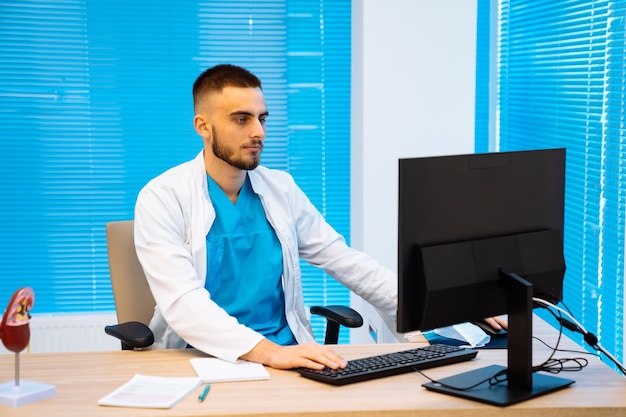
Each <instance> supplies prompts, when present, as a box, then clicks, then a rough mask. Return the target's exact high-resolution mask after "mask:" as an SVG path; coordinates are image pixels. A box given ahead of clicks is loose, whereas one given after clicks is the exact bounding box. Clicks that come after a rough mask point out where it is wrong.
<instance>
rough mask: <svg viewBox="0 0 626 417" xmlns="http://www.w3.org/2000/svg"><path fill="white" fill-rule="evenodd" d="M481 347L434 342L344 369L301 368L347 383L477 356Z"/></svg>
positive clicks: (315, 376) (314, 375)
mask: <svg viewBox="0 0 626 417" xmlns="http://www.w3.org/2000/svg"><path fill="white" fill-rule="evenodd" d="M477 353H478V351H477V350H474V349H467V348H461V347H458V346H449V345H439V344H435V345H430V346H424V347H419V348H415V349H409V350H404V351H400V352H393V353H385V354H381V355H376V356H370V357H367V358H361V359H355V360H351V361H349V362H348V366H346V367H345V368H344V369H329V368H324V369H322V370H313V369H306V368H299V369H297V371H298V372H299V373H300V375H302V376H303V377H306V378H311V379H314V380H316V381H320V382H325V383H327V384H332V385H345V384H350V383H353V382H360V381H367V380H370V379H375V378H382V377H386V376H391V375H398V374H402V373H406V372H411V371H413V370H416V369H427V368H432V367H435V366H443V365H448V364H451V363H457V362H462V361H466V360H470V359H473V358H474V357H476V354H477Z"/></svg>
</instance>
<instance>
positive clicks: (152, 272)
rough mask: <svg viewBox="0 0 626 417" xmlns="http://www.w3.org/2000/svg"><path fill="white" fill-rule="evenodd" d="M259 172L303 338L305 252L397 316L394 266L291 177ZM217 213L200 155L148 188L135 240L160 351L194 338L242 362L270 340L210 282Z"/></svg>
mask: <svg viewBox="0 0 626 417" xmlns="http://www.w3.org/2000/svg"><path fill="white" fill-rule="evenodd" d="M249 177H250V183H251V185H252V188H253V189H254V192H255V193H257V194H258V195H259V196H260V198H261V201H262V203H263V207H264V208H265V212H266V216H267V219H268V221H269V222H270V224H271V225H272V227H273V228H274V230H275V231H276V235H277V236H278V239H279V241H280V244H281V246H282V252H283V276H282V280H283V289H284V293H285V314H286V317H287V322H288V323H289V327H290V328H291V331H292V332H293V334H294V336H295V338H296V340H297V341H298V343H304V342H307V341H311V340H313V335H312V330H311V325H310V321H309V317H310V314H309V311H308V309H306V308H305V305H304V300H303V297H302V276H301V271H300V264H299V258H302V259H305V260H306V261H308V262H309V263H311V264H312V265H314V266H317V267H320V268H322V269H323V270H324V271H326V272H327V273H328V274H329V275H330V276H332V277H334V278H335V279H337V280H338V281H340V282H341V283H343V284H344V285H346V286H347V287H348V288H350V289H351V290H353V291H354V292H355V293H356V294H358V295H360V296H361V297H363V298H364V299H365V300H367V301H369V302H370V303H372V304H373V305H374V306H375V307H377V308H378V309H380V310H381V312H383V313H385V314H388V315H390V316H395V314H396V306H397V281H396V276H395V274H394V273H393V272H391V271H390V270H388V269H387V268H384V267H382V266H381V265H380V264H378V263H377V262H376V261H374V260H373V259H372V258H371V257H369V256H367V255H365V254H364V253H362V252H359V251H357V250H355V249H352V248H350V247H348V246H347V245H346V243H345V240H344V239H343V237H342V236H341V235H339V234H338V233H337V232H336V231H335V230H334V229H333V228H332V227H331V226H330V225H329V224H328V223H326V221H325V220H324V218H323V217H322V215H321V214H320V213H319V211H318V210H317V209H316V208H315V207H314V206H313V204H312V203H311V202H310V201H309V199H308V198H307V197H306V196H305V195H304V193H303V192H302V190H300V189H299V188H298V186H297V185H296V184H295V182H294V180H293V178H292V177H291V176H290V175H289V174H287V173H285V172H282V171H277V170H270V169H267V168H265V167H258V168H256V169H255V170H253V171H249ZM214 219H215V210H214V209H213V205H212V204H211V200H210V198H209V195H208V188H207V179H206V171H205V167H204V159H203V155H202V152H200V154H198V156H197V157H196V158H195V159H193V160H191V161H189V162H186V163H183V164H181V165H179V166H177V167H174V168H172V169H170V170H168V171H166V172H165V173H163V174H161V175H160V176H158V177H157V178H155V179H153V180H152V181H150V182H149V183H148V184H147V185H146V186H145V187H144V188H143V189H142V190H141V192H140V193H139V196H138V198H137V203H136V206H135V246H136V250H137V256H138V258H139V260H140V262H141V264H142V266H143V269H144V271H145V274H146V278H147V280H148V283H149V285H150V288H151V290H152V293H153V295H154V298H155V300H156V303H157V308H156V310H155V314H154V317H153V318H152V321H151V323H150V328H151V329H152V331H153V332H154V335H155V347H162V348H180V347H185V346H186V344H187V343H189V344H190V345H192V346H193V347H195V348H196V349H198V350H201V351H203V352H205V353H208V354H210V355H214V356H217V357H219V358H222V359H225V360H229V361H235V360H236V359H237V358H239V357H240V356H241V355H243V354H245V353H247V352H249V351H250V350H252V349H253V348H254V347H255V346H256V345H257V344H258V343H259V342H260V341H261V340H262V339H263V336H262V335H261V334H259V333H257V332H256V331H254V330H252V329H250V328H248V327H246V326H244V325H241V324H239V323H238V322H237V320H236V319H235V318H234V317H231V316H230V315H228V314H227V313H226V311H224V310H223V309H222V308H221V307H219V306H218V305H217V304H216V303H214V302H213V301H212V300H211V297H210V294H209V293H208V291H207V290H206V289H205V287H204V283H205V279H206V272H207V271H206V269H207V254H206V250H207V248H206V235H207V233H208V232H209V229H210V228H211V225H212V224H213V221H214Z"/></svg>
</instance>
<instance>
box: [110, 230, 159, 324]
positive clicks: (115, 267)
mask: <svg viewBox="0 0 626 417" xmlns="http://www.w3.org/2000/svg"><path fill="white" fill-rule="evenodd" d="M106 237H107V249H108V254H109V272H110V274H111V287H112V288H113V298H114V300H115V310H116V313H117V320H118V323H125V322H129V321H138V322H140V323H144V324H146V325H148V324H149V323H150V319H151V318H152V315H153V314H154V306H155V305H156V303H155V301H154V297H153V296H152V292H151V291H150V287H149V286H148V282H147V281H146V276H145V274H144V272H143V269H142V267H141V264H140V263H139V259H137V253H136V252H135V238H134V221H133V220H122V221H115V222H110V223H107V225H106Z"/></svg>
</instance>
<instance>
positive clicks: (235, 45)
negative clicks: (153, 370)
mask: <svg viewBox="0 0 626 417" xmlns="http://www.w3.org/2000/svg"><path fill="white" fill-rule="evenodd" d="M350 13H351V7H350V1H348V0H335V1H324V0H299V1H287V0H276V1H270V0H248V1H203V2H199V1H190V0H184V1H178V2H170V1H165V0H155V1H153V2H151V3H150V5H149V7H147V6H146V4H144V3H141V2H102V1H97V0H63V1H55V2H49V1H41V0H24V1H20V2H13V1H0V125H1V126H2V136H1V139H0V143H1V146H2V149H1V152H0V162H1V163H0V172H1V174H0V175H1V176H2V178H3V187H2V192H3V204H2V205H1V208H0V228H1V229H0V277H1V279H0V294H2V295H3V296H4V297H7V301H8V297H9V296H10V294H12V292H13V291H14V290H15V289H16V288H19V287H20V286H25V285H28V286H31V287H33V288H34V290H35V294H36V304H35V309H34V310H33V312H35V313H62V312H90V311H107V310H109V311H110V310H113V309H114V303H113V297H112V293H111V287H110V282H109V273H108V263H107V253H106V240H105V224H106V223H107V222H109V221H112V220H121V219H130V218H132V217H133V208H134V202H135V198H136V195H137V193H138V191H139V190H140V188H141V187H142V186H143V185H144V184H145V183H146V182H147V181H148V180H150V179H151V178H152V177H154V176H156V175H158V174H159V173H161V172H162V171H164V170H166V169H168V168H169V167H171V166H174V165H176V164H178V163H181V162H183V161H186V160H189V159H192V158H193V157H194V156H195V155H196V154H197V152H199V151H200V149H201V148H202V140H201V138H200V137H199V136H197V134H196V133H195V131H194V130H193V125H192V122H191V120H192V117H193V107H192V97H191V86H192V84H193V81H194V80H195V78H196V77H197V76H198V75H199V74H200V72H201V71H203V70H204V69H206V68H207V67H209V66H212V65H215V64H218V63H226V62H228V63H234V64H238V65H242V66H244V67H247V68H249V69H250V70H251V71H253V72H254V73H256V74H257V75H258V76H259V78H261V80H262V81H263V83H264V91H265V94H266V100H267V104H268V108H269V111H270V118H269V119H268V125H267V127H268V133H267V140H266V147H265V150H264V154H263V161H262V162H263V164H264V165H266V166H269V167H272V168H279V169H284V170H287V171H289V172H290V173H291V174H292V175H293V176H294V177H295V179H296V181H297V182H298V183H299V185H300V186H301V187H302V188H303V190H304V191H305V192H306V193H307V194H308V195H309V197H310V198H311V200H312V201H313V203H314V204H315V205H316V206H317V207H318V208H319V209H320V210H321V211H322V213H323V214H324V215H325V216H326V218H327V219H328V221H329V222H330V223H331V224H332V225H333V226H334V227H335V228H336V229H337V230H338V231H339V232H340V233H342V234H343V235H344V236H346V237H348V236H349V210H350V206H349V182H350V181H349V180H350V179H349V172H350V168H349V157H350V154H349V146H350V143H349V140H350V131H349V120H350V118H349V114H346V112H347V111H348V110H346V109H349V97H350V78H349V77H350V19H351V18H350ZM303 281H304V288H305V300H306V302H307V303H308V304H319V303H324V304H328V303H337V304H349V294H348V291H347V290H346V289H345V288H344V287H343V286H341V285H340V284H338V283H337V282H336V281H334V280H333V279H331V278H329V277H328V276H326V275H325V274H323V273H321V272H319V271H318V270H317V269H315V268H313V267H311V266H309V265H307V264H303ZM323 326H324V323H323V321H322V320H321V319H320V320H316V321H314V330H315V333H316V336H319V338H320V340H323ZM346 340H347V335H343V334H342V336H341V341H344V342H345V341H346Z"/></svg>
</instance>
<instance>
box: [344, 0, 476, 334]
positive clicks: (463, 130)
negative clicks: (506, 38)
mask: <svg viewBox="0 0 626 417" xmlns="http://www.w3.org/2000/svg"><path fill="white" fill-rule="evenodd" d="M476 9H477V1H476V0H354V1H353V2H352V13H353V17H352V35H353V40H352V109H351V112H352V138H351V139H352V150H351V152H352V155H351V178H352V179H351V244H352V246H354V247H356V248H359V249H362V250H364V251H365V252H366V253H368V254H370V255H372V256H373V257H374V258H376V259H377V260H378V261H380V262H381V263H382V264H383V265H385V266H387V267H389V268H391V269H392V270H394V271H397V254H396V252H397V210H398V208H397V200H398V195H397V194H398V193H397V187H398V186H397V181H398V179H397V177H398V158H405V157H418V156H432V155H445V154H459V153H471V152H473V151H474V98H475V78H476V74H475V71H476V62H475V61H476ZM352 305H353V306H354V307H355V308H356V309H357V310H359V311H361V312H362V313H363V314H364V315H365V320H366V325H365V326H364V327H363V328H361V329H358V330H355V331H353V333H352V334H351V341H352V342H353V343H366V342H371V341H372V340H373V339H372V337H371V336H370V331H369V330H370V329H369V327H372V328H373V330H374V332H375V333H376V334H377V339H378V341H379V342H381V341H391V340H392V338H393V335H392V333H391V332H390V331H389V329H387V328H385V326H383V324H382V320H381V319H380V317H378V315H377V314H376V313H375V312H373V309H372V308H371V307H370V306H369V305H366V303H364V302H363V301H362V300H360V299H359V298H358V297H356V296H353V299H352Z"/></svg>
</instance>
